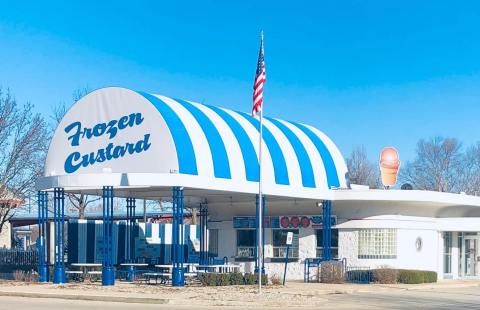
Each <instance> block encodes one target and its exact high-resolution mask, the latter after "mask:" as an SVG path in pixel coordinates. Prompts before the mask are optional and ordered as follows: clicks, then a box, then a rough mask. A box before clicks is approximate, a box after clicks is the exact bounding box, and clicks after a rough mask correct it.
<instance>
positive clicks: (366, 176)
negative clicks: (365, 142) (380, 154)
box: [347, 146, 380, 188]
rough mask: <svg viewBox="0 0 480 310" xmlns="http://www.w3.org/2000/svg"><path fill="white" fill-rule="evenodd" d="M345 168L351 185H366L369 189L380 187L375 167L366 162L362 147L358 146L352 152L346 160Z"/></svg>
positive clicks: (365, 153)
mask: <svg viewBox="0 0 480 310" xmlns="http://www.w3.org/2000/svg"><path fill="white" fill-rule="evenodd" d="M347 167H348V172H349V175H350V182H351V183H353V184H359V185H368V186H370V188H379V187H380V181H379V172H378V169H377V166H376V165H375V164H373V163H371V162H370V161H369V160H368V158H367V151H366V149H365V147H364V146H358V147H356V148H355V149H354V150H353V151H352V153H351V154H350V157H349V158H347Z"/></svg>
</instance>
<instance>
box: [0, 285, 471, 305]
mask: <svg viewBox="0 0 480 310" xmlns="http://www.w3.org/2000/svg"><path fill="white" fill-rule="evenodd" d="M324 297H326V298H325V299H324V303H323V304H321V305H318V304H317V305H315V306H313V307H308V306H307V307H304V306H303V305H301V304H296V305H292V304H286V305H285V306H278V307H276V308H274V309H292V308H297V307H299V308H301V309H338V310H347V309H348V310H350V309H372V310H377V309H394V310H414V309H449V310H451V309H455V310H456V309H480V287H478V286H476V287H461V288H454V287H450V288H442V289H438V288H436V289H415V290H406V289H396V288H389V289H386V290H379V291H377V292H375V291H358V292H354V293H341V294H329V295H327V296H324ZM65 308H68V309H69V310H77V309H78V310H80V309H85V308H88V309H91V310H93V309H105V310H109V309H115V310H123V309H138V308H142V309H145V310H148V309H199V310H200V309H218V310H221V309H229V310H237V309H242V310H245V309H246V308H247V307H238V306H235V307H228V306H226V307H225V306H214V307H212V306H210V307H206V306H203V307H202V306H197V305H195V304H183V305H172V304H166V305H152V304H126V303H118V302H101V301H81V300H61V299H54V298H25V297H7V296H0V310H1V309H8V310H11V309H16V310H23V309H39V310H47V309H48V310H55V309H62V310H63V309H65ZM248 308H251V309H254V308H256V307H255V306H254V305H251V307H248ZM262 308H264V307H262Z"/></svg>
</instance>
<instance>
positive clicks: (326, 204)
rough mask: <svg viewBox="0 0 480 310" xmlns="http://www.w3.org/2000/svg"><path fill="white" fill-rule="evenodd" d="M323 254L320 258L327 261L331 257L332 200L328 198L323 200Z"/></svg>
mask: <svg viewBox="0 0 480 310" xmlns="http://www.w3.org/2000/svg"><path fill="white" fill-rule="evenodd" d="M322 237H323V245H322V246H323V254H322V260H324V261H329V260H331V259H332V255H331V250H332V243H331V242H332V202H331V201H330V200H324V201H323V235H322Z"/></svg>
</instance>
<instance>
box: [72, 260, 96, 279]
mask: <svg viewBox="0 0 480 310" xmlns="http://www.w3.org/2000/svg"><path fill="white" fill-rule="evenodd" d="M70 266H72V267H78V268H79V269H81V270H79V271H76V270H69V271H67V274H74V275H78V274H79V272H81V274H82V275H83V279H84V280H85V279H87V278H88V277H92V276H101V274H102V272H101V271H98V270H95V269H96V268H98V267H102V264H99V263H73V264H70Z"/></svg>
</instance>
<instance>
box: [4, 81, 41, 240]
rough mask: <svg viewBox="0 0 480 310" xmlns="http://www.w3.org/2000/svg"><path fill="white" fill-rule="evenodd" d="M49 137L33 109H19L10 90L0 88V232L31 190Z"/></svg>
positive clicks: (39, 170) (21, 107)
mask: <svg viewBox="0 0 480 310" xmlns="http://www.w3.org/2000/svg"><path fill="white" fill-rule="evenodd" d="M48 138H49V132H48V126H47V124H46V122H45V120H44V119H43V118H42V117H41V116H40V114H36V113H34V112H33V106H32V105H31V104H28V103H27V104H25V105H23V106H19V105H18V104H17V102H16V100H15V98H14V97H13V96H12V95H11V93H10V91H9V90H6V91H3V90H2V89H0V201H1V202H2V203H1V205H0V232H1V231H2V229H3V227H4V225H5V223H6V222H8V221H9V220H10V219H11V218H12V217H13V216H14V215H15V212H16V210H17V208H18V206H19V201H21V200H23V199H24V197H26V196H28V193H30V192H32V191H33V190H34V186H35V180H36V179H37V177H38V176H40V175H41V173H42V170H43V164H44V162H45V155H46V151H47V147H48Z"/></svg>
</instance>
